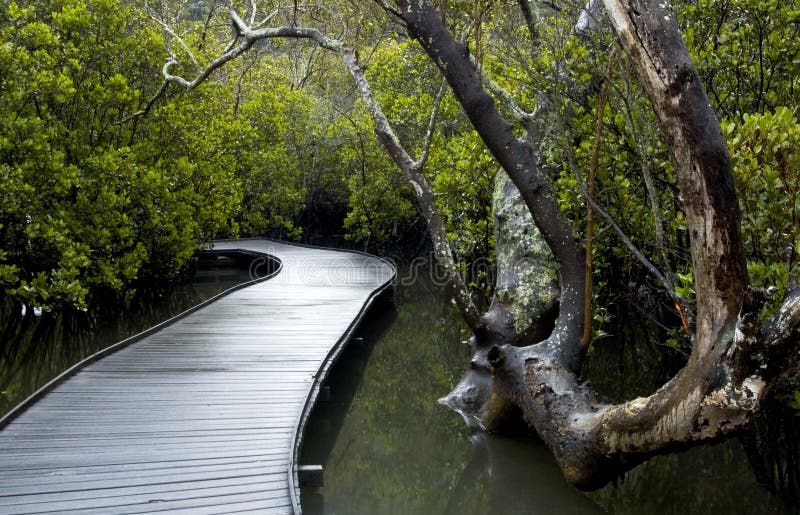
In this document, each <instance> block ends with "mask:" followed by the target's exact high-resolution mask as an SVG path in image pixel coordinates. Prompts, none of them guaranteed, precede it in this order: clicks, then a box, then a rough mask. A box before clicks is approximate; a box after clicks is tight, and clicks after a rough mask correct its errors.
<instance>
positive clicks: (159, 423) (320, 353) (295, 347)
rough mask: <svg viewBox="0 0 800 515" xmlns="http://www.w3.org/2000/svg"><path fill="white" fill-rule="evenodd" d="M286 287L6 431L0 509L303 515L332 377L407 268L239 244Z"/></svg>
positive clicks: (74, 380)
mask: <svg viewBox="0 0 800 515" xmlns="http://www.w3.org/2000/svg"><path fill="white" fill-rule="evenodd" d="M217 248H218V249H235V248H241V249H247V250H251V251H257V252H264V253H269V254H271V255H274V256H276V257H277V258H278V259H280V260H281V262H282V266H283V268H282V270H281V272H280V273H279V274H278V275H276V276H275V277H274V278H272V279H270V280H267V281H264V282H260V283H257V284H254V285H252V286H248V287H246V288H244V289H241V290H238V291H235V292H233V293H230V294H228V295H227V296H225V297H223V298H221V299H219V300H216V301H215V302H213V303H211V304H209V305H207V306H205V307H203V308H201V309H199V310H197V311H195V312H194V313H192V314H190V315H188V316H186V317H184V318H182V319H180V320H179V321H177V322H174V323H172V324H170V325H168V326H167V327H165V328H163V329H162V330H159V331H157V332H155V333H154V334H151V335H150V336H147V337H145V338H144V339H141V340H140V341H138V342H136V343H133V344H131V345H129V346H127V347H125V348H123V349H121V350H119V351H116V352H114V353H113V354H110V355H109V356H106V357H104V358H102V359H100V360H99V361H96V362H93V363H91V364H89V365H88V366H86V367H84V368H82V369H81V370H80V371H79V372H77V373H75V375H72V376H71V377H69V378H68V379H66V380H64V381H63V382H61V383H60V384H58V386H56V387H55V388H53V389H52V390H51V391H49V393H47V394H45V395H43V396H42V397H41V398H39V399H38V400H37V401H36V402H35V403H33V404H32V405H31V406H30V407H29V408H28V409H26V410H25V411H24V412H22V413H21V414H20V415H18V416H16V417H15V418H14V419H13V420H12V421H11V422H10V423H8V424H7V425H6V427H5V428H4V429H2V431H0V513H2V514H12V513H65V512H66V513H69V512H74V513H81V514H90V513H147V512H169V513H191V514H202V513H239V512H247V511H251V512H254V513H255V512H257V513H291V512H292V506H293V504H295V505H296V502H297V486H296V473H295V471H293V468H296V467H294V466H293V461H294V457H295V456H297V451H298V448H299V440H300V437H301V435H298V433H302V427H303V426H304V423H305V419H306V418H307V416H308V411H309V410H310V408H311V406H312V405H313V402H314V399H315V398H316V394H317V392H318V391H319V385H320V380H321V377H322V376H324V375H325V374H326V373H327V369H328V367H329V366H330V364H331V362H332V359H333V358H334V356H335V355H336V354H337V353H338V351H339V350H340V349H341V347H342V345H343V343H345V342H346V340H347V338H349V336H350V332H351V331H352V329H353V326H354V324H355V322H356V321H358V320H360V318H361V316H362V315H363V312H364V311H365V310H366V306H367V305H368V304H369V303H370V302H371V301H372V299H374V298H375V296H376V294H377V293H378V292H380V291H381V290H382V289H383V288H385V287H387V285H388V284H389V282H390V281H391V280H392V278H393V277H394V269H393V268H392V267H391V266H390V265H388V264H387V263H385V262H384V261H382V260H379V259H377V258H374V257H371V256H366V255H361V254H356V253H346V252H336V251H327V250H320V249H312V248H305V247H299V246H291V245H285V244H281V243H276V242H272V241H268V240H241V241H225V242H219V243H218V244H217Z"/></svg>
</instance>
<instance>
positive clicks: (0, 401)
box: [0, 268, 250, 416]
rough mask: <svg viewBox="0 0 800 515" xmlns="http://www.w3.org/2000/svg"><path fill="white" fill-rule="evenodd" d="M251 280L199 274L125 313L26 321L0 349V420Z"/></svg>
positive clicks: (232, 272) (227, 271)
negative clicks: (122, 344) (101, 354)
mask: <svg viewBox="0 0 800 515" xmlns="http://www.w3.org/2000/svg"><path fill="white" fill-rule="evenodd" d="M249 280H250V276H249V274H248V271H247V269H246V268H245V269H239V268H213V269H202V270H198V271H197V273H195V275H194V277H193V278H192V280H191V281H189V282H187V283H185V284H178V285H175V286H174V287H172V288H170V289H168V290H166V291H158V292H149V293H143V294H141V295H139V296H138V297H137V298H136V299H135V300H134V301H132V302H131V304H130V306H128V307H127V308H125V309H123V308H121V307H119V306H110V305H109V306H100V307H99V308H97V309H95V310H93V311H89V312H80V311H73V312H64V313H61V314H59V315H57V316H53V315H49V314H47V313H45V314H44V315H42V316H40V317H28V319H27V320H26V321H25V324H26V325H25V327H24V328H23V330H21V331H20V332H19V334H17V335H15V337H14V338H13V339H11V338H9V340H8V341H4V342H3V345H2V346H0V416H2V415H3V414H5V413H6V412H7V411H9V410H10V409H11V408H13V407H14V406H15V405H16V404H18V403H20V402H21V401H22V400H24V399H25V398H27V397H28V396H29V395H30V394H32V393H33V392H34V391H36V390H37V389H39V388H40V387H41V386H43V385H44V384H45V383H47V382H48V381H50V380H51V379H52V378H54V377H55V376H57V375H58V374H60V373H61V372H63V371H64V370H66V369H67V368H69V367H71V366H72V365H73V364H75V363H77V362H79V361H80V360H82V359H83V358H85V357H86V356H89V355H91V354H93V353H95V352H97V351H99V350H101V349H103V348H105V347H108V346H109V345H111V344H114V343H116V342H118V341H121V340H123V339H125V338H127V337H129V336H132V335H134V334H137V333H139V332H141V331H143V330H145V329H147V328H149V327H152V326H153V325H156V324H158V323H159V322H162V321H164V320H166V319H168V318H170V317H172V316H175V315H177V314H179V313H181V312H182V311H185V310H186V309H189V308H191V307H192V306H195V305H197V304H199V303H200V302H202V301H204V300H206V299H208V298H209V297H213V296H214V295H216V294H218V293H221V292H222V291H225V290H227V289H228V288H230V287H232V286H235V285H237V284H241V283H243V282H246V281H249Z"/></svg>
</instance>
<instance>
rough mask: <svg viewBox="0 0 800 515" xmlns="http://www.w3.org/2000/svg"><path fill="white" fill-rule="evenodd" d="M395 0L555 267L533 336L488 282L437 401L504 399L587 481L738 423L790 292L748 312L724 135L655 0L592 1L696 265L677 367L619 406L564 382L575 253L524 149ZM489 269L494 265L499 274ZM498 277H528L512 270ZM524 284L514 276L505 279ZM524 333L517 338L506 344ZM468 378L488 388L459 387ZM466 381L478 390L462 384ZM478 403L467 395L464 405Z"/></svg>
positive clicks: (769, 360) (792, 300)
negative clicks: (626, 64)
mask: <svg viewBox="0 0 800 515" xmlns="http://www.w3.org/2000/svg"><path fill="white" fill-rule="evenodd" d="M398 6H399V7H400V17H401V18H402V20H403V21H404V22H405V23H406V25H407V26H408V29H409V32H410V33H411V34H412V35H413V36H414V37H416V38H417V39H418V40H419V42H420V44H421V45H422V47H423V48H424V49H425V50H426V52H427V53H428V54H429V55H430V57H431V59H433V60H434V61H435V62H436V63H437V64H438V66H439V68H440V69H441V71H442V74H443V75H444V76H445V77H446V79H447V81H448V83H449V84H450V86H451V88H452V89H453V91H454V92H455V95H456V97H457V98H458V100H459V102H460V103H461V105H462V107H463V108H464V110H465V111H466V113H467V115H468V116H469V118H470V120H471V121H472V123H473V125H474V126H475V128H476V130H477V131H478V133H479V134H480V135H481V137H482V139H483V140H484V142H485V143H486V145H487V147H488V148H489V149H490V150H491V152H492V153H493V154H494V156H495V158H496V159H497V160H498V162H499V163H500V164H501V165H502V166H503V168H504V169H505V170H506V172H508V175H509V177H510V178H511V180H512V181H513V182H514V184H515V185H516V186H517V188H519V191H520V192H521V195H522V198H523V199H524V201H525V204H526V206H527V207H528V209H529V210H530V212H531V213H532V215H533V218H534V220H535V223H536V225H537V226H538V228H539V229H540V230H541V233H542V235H543V236H544V239H545V240H546V242H547V244H548V245H549V247H550V249H551V251H552V252H553V255H554V256H555V259H556V260H557V262H558V264H559V268H560V273H561V281H562V285H561V286H562V289H561V299H560V301H561V302H560V307H559V312H558V320H557V322H556V325H555V329H554V331H553V333H552V334H551V335H550V336H549V337H548V338H546V339H544V340H543V341H541V342H539V341H538V340H537V339H535V338H531V337H529V335H527V334H526V333H525V331H524V330H522V331H517V330H511V329H510V327H512V326H513V323H511V322H510V320H513V316H510V315H512V314H513V313H515V312H517V311H518V309H519V308H520V307H521V306H522V304H519V305H517V306H514V302H517V301H520V300H522V299H513V300H512V302H510V303H509V302H507V301H508V299H505V298H503V297H502V293H503V292H504V291H507V290H505V289H499V294H500V297H499V298H497V299H495V302H493V304H492V310H490V312H489V313H488V314H487V315H486V316H485V317H484V320H485V321H486V327H487V331H486V332H485V334H478V335H476V338H475V355H474V357H473V360H472V362H471V366H470V370H469V371H468V373H467V375H466V376H465V380H464V381H463V382H462V383H461V384H460V385H459V387H457V388H456V390H454V392H452V393H451V395H450V396H449V397H448V403H449V404H452V405H459V403H462V404H463V402H462V401H463V400H464V396H466V398H465V399H466V401H471V402H472V403H473V404H475V402H479V401H482V400H488V399H492V402H494V403H496V402H498V401H497V399H501V400H503V401H509V402H512V403H514V404H515V405H516V406H518V407H519V408H520V409H521V411H522V413H523V415H524V417H525V419H526V420H527V421H528V423H529V424H530V425H531V426H532V427H533V428H534V429H535V430H536V432H537V433H538V434H539V436H540V437H541V438H542V439H543V440H544V442H545V443H546V444H547V445H548V446H549V447H550V449H551V450H552V451H553V453H554V455H555V457H556V459H557V461H558V463H559V464H560V466H561V468H562V470H563V472H564V474H565V476H566V478H567V479H568V480H569V481H570V482H571V483H573V484H575V485H577V486H580V487H584V488H591V487H596V486H600V485H602V484H604V483H606V482H608V481H609V480H611V479H613V478H614V477H616V476H617V475H618V474H619V473H620V472H621V471H623V470H626V469H628V468H630V467H631V466H633V465H635V464H637V463H639V462H641V461H642V460H643V459H646V458H647V457H648V456H651V455H653V454H656V453H661V452H666V451H668V450H670V449H672V448H675V447H678V446H685V445H689V444H692V443H695V442H699V441H703V440H708V439H712V438H718V437H721V436H724V435H725V434H728V433H730V432H731V431H733V430H736V429H737V428H740V427H742V426H743V425H744V424H746V423H747V421H748V420H749V417H750V416H751V415H752V414H753V412H754V411H755V410H756V409H757V408H758V405H759V401H760V400H761V399H762V398H763V397H764V396H765V395H766V394H767V392H768V390H769V389H770V387H772V386H773V385H774V384H776V380H777V379H779V377H780V376H781V375H782V374H788V373H793V372H794V371H796V369H797V362H798V355H797V354H798V353H797V350H796V349H794V348H793V345H792V344H793V342H795V341H796V339H797V336H798V325H799V324H800V293H798V291H797V289H792V290H790V292H789V294H788V296H787V299H786V301H785V303H784V304H783V306H782V307H781V309H780V311H779V313H778V314H777V315H776V316H775V317H773V319H772V320H770V321H769V322H767V323H765V324H763V325H759V324H758V323H757V320H758V312H759V311H760V307H761V304H760V303H759V292H756V291H751V290H748V287H747V276H746V270H745V266H744V258H743V252H742V244H741V237H740V221H739V208H738V201H737V197H736V193H735V189H734V187H733V176H732V169H731V163H730V158H729V155H728V150H727V146H726V144H725V140H724V138H723V136H722V132H721V129H720V126H719V121H718V119H717V117H716V115H715V113H714V111H713V109H712V108H711V105H710V102H709V100H708V98H707V96H706V94H705V91H704V89H703V86H702V84H701V82H700V79H699V77H698V75H697V72H696V70H695V68H694V65H693V63H692V61H691V59H690V58H689V55H688V52H687V50H686V47H685V45H684V43H683V40H682V38H681V35H680V32H679V30H678V26H677V23H676V20H675V14H674V13H673V12H672V10H671V8H670V6H669V5H668V3H666V2H661V1H658V2H657V1H653V0H643V1H630V2H629V1H621V0H605V7H606V10H607V11H608V13H609V15H610V18H611V21H612V24H613V27H614V29H615V31H616V33H617V35H618V37H619V40H620V43H621V45H622V46H623V48H624V49H625V51H626V52H627V53H628V55H629V57H630V59H631V61H632V62H633V64H634V66H635V68H636V70H637V73H638V75H639V77H640V80H641V81H642V84H643V85H644V88H645V91H646V92H647V95H648V97H649V99H650V102H651V104H652V106H653V110H654V112H655V113H656V116H657V118H658V121H659V123H660V125H661V129H662V133H663V135H664V137H665V140H666V142H667V145H668V148H669V150H670V154H671V156H672V159H673V162H674V165H675V168H676V171H677V175H678V181H679V187H680V195H681V201H682V204H683V208H684V211H685V213H686V216H687V223H688V228H689V231H690V237H691V252H692V261H693V265H694V275H695V278H696V284H695V289H696V292H697V306H696V313H697V315H696V317H697V318H696V328H695V332H694V335H693V348H692V353H691V356H690V358H689V360H688V363H687V364H686V366H685V367H684V368H683V369H682V370H681V371H680V372H679V373H678V374H677V375H676V376H675V377H674V378H673V379H672V380H670V381H669V382H668V383H667V384H665V385H664V386H663V387H662V388H660V389H659V390H658V391H657V392H656V393H654V394H653V395H651V396H649V397H646V398H638V399H634V400H631V401H629V402H625V403H623V404H619V405H608V404H604V403H601V402H600V401H598V399H597V398H596V396H595V395H594V393H593V392H592V391H591V389H590V388H588V387H586V386H582V385H580V384H578V381H577V378H576V375H575V371H576V370H577V368H578V364H579V363H580V357H581V352H580V339H581V332H582V320H583V316H584V312H583V310H584V308H583V259H584V258H583V254H582V250H581V248H580V246H579V245H578V243H577V242H576V239H575V237H574V235H573V234H572V230H571V228H570V227H569V224H568V223H567V222H566V221H565V219H564V217H563V215H562V214H561V213H560V211H559V210H558V207H557V205H556V203H555V200H554V194H553V190H552V187H551V186H550V183H549V181H548V180H547V178H546V177H544V176H543V174H542V173H541V171H540V169H539V166H538V163H537V159H536V154H535V152H534V150H533V149H532V147H531V146H530V145H528V144H527V143H526V142H525V141H524V140H521V139H518V138H516V137H514V135H513V133H512V131H511V125H510V124H509V123H508V122H507V121H506V120H505V119H504V118H503V117H502V115H501V114H500V113H499V111H498V110H497V109H496V107H495V106H494V102H493V100H492V98H491V97H490V96H489V95H488V93H487V92H486V91H485V90H484V89H483V87H482V85H481V83H480V79H479V77H478V74H477V73H476V71H475V68H474V67H473V65H472V63H471V62H470V60H469V58H468V52H467V51H466V49H465V48H464V46H463V45H461V44H460V43H458V42H457V41H455V39H454V38H453V37H452V36H451V34H450V33H449V32H448V30H447V28H446V27H445V26H444V25H443V23H442V21H441V18H440V17H439V16H438V14H437V13H436V12H435V11H434V10H433V8H432V7H430V6H428V5H425V4H424V3H419V2H398ZM498 245H499V250H498V252H499V254H500V255H503V253H504V252H505V251H506V250H507V249H504V248H503V247H504V246H506V245H512V246H514V245H521V246H524V247H527V246H529V245H531V244H530V243H529V242H526V241H525V240H524V238H518V240H517V241H516V242H514V243H510V242H506V241H503V240H502V239H500V240H499V241H498ZM500 264H501V265H503V263H502V261H501V263H500ZM503 273H504V272H503V270H502V269H501V271H500V275H501V278H502V277H504V276H503ZM506 279H510V280H511V281H512V282H513V281H514V280H521V281H527V280H528V279H527V278H526V277H525V276H524V274H523V275H519V276H515V277H509V276H506ZM524 288H525V285H523V284H520V285H517V286H516V291H524ZM512 289H514V288H512ZM761 301H762V302H763V299H761ZM515 329H516V328H515ZM522 329H524V328H522ZM526 340H527V344H528V345H527V346H523V347H519V346H518V345H519V344H520V342H525V341H526ZM475 378H481V379H480V381H478V382H477V383H476V384H479V385H480V386H481V387H482V388H484V389H485V388H486V387H487V385H490V386H491V391H490V392H486V391H485V390H481V389H480V388H477V389H474V390H473V389H471V388H470V387H469V386H470V381H471V380H474V379H475ZM488 378H490V379H488ZM475 391H481V392H483V393H482V394H481V395H477V396H475V398H472V397H470V396H471V395H473V394H474V393H475ZM459 397H462V399H459ZM476 399H477V401H476ZM491 411H492V410H491V409H486V408H480V407H477V406H473V407H472V412H473V413H474V414H475V416H476V417H478V418H480V416H481V414H484V415H485V414H489V413H491ZM484 425H485V424H484Z"/></svg>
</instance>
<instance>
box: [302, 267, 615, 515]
mask: <svg viewBox="0 0 800 515" xmlns="http://www.w3.org/2000/svg"><path fill="white" fill-rule="evenodd" d="M403 275H404V274H400V276H403ZM422 275H424V274H422ZM367 320H368V322H366V323H365V324H364V325H363V326H362V327H361V328H360V329H359V332H358V334H356V337H357V338H362V339H363V340H357V341H356V342H355V345H350V346H348V348H347V350H346V351H345V352H344V353H343V354H342V356H341V357H340V360H339V361H338V362H337V364H336V365H335V367H334V370H333V373H332V374H331V377H330V378H329V380H328V382H327V385H328V386H330V387H331V397H330V400H329V401H328V402H325V403H321V404H318V406H317V408H315V410H314V412H313V414H312V418H311V420H310V422H309V425H308V430H307V433H306V438H305V441H304V444H303V452H302V456H301V464H322V465H323V466H324V482H325V485H324V486H323V487H321V488H314V489H310V488H306V489H303V493H302V502H303V510H304V512H305V513H308V514H315V513H336V514H365V513H370V514H392V513H397V514H416V513H419V514H435V513H441V514H454V515H455V514H471V513H475V514H478V513H496V514H502V513H509V514H511V513H543V514H544V513H547V514H551V513H565V514H571V513H574V514H583V513H598V512H600V510H599V508H598V507H597V506H596V505H595V504H594V503H592V502H591V501H590V500H589V499H587V498H586V497H585V496H584V495H582V494H581V493H579V492H577V491H576V490H574V489H573V488H571V487H570V486H569V485H567V484H566V483H565V482H564V480H563V478H562V476H561V474H560V472H559V471H558V468H557V467H556V465H555V463H554V462H553V460H552V458H551V457H550V454H549V453H548V452H547V450H546V449H544V448H542V447H541V446H540V445H537V444H535V443H533V442H532V441H529V440H517V439H506V438H498V437H493V436H486V435H475V434H470V432H469V430H468V429H467V428H466V426H465V425H464V422H463V420H462V419H461V417H460V416H459V415H457V414H455V413H453V412H451V411H450V410H448V409H447V408H445V407H443V406H441V405H440V404H438V403H437V402H436V400H437V399H438V398H439V397H441V396H442V395H443V394H444V393H446V392H447V391H449V389H450V388H451V387H452V385H453V384H455V383H456V382H457V381H458V379H459V376H460V374H461V372H462V370H463V368H464V365H465V363H466V362H467V359H468V347H467V346H466V345H464V344H463V343H462V341H463V340H465V339H466V335H465V334H464V333H463V329H462V328H463V324H462V323H461V321H460V318H459V317H458V315H457V313H456V312H455V310H454V308H453V306H452V304H451V302H450V301H449V299H448V297H447V295H446V294H445V292H444V291H443V290H442V289H440V288H436V287H434V286H433V285H432V284H431V283H430V282H429V281H427V280H425V279H424V278H419V279H418V280H417V281H415V282H414V283H413V284H412V285H410V286H398V288H397V293H396V299H395V308H389V309H384V310H381V311H378V312H375V311H373V312H371V313H370V316H369V317H368V319H367ZM362 341H363V343H362Z"/></svg>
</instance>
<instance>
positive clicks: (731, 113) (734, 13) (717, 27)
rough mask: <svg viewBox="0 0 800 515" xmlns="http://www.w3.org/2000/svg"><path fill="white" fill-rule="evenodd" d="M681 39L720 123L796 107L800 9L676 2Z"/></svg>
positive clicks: (765, 1)
mask: <svg viewBox="0 0 800 515" xmlns="http://www.w3.org/2000/svg"><path fill="white" fill-rule="evenodd" d="M676 7H677V10H678V14H679V19H680V20H682V22H681V23H682V25H683V27H684V28H683V34H684V38H685V39H686V43H687V46H688V47H689V50H690V53H691V54H692V59H693V60H694V61H695V65H696V66H697V68H698V70H699V72H700V76H701V77H702V79H703V84H704V85H705V87H706V90H707V91H708V93H709V96H710V97H711V99H712V101H713V102H714V105H715V107H716V108H717V110H718V111H719V112H720V114H721V115H722V117H723V118H728V119H731V120H733V119H736V120H739V121H741V120H742V118H743V116H744V115H745V114H748V113H750V114H754V113H760V114H765V113H767V112H770V111H774V110H775V108H777V107H778V106H781V105H792V104H794V103H796V102H797V92H798V88H800V58H799V57H800V47H798V45H797V38H798V31H799V30H800V5H798V3H797V2H794V1H790V2H786V1H781V0H729V1H726V2H718V1H714V0H697V1H691V2H686V3H685V4H683V3H682V2H681V3H679V4H678V5H677V6H676Z"/></svg>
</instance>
